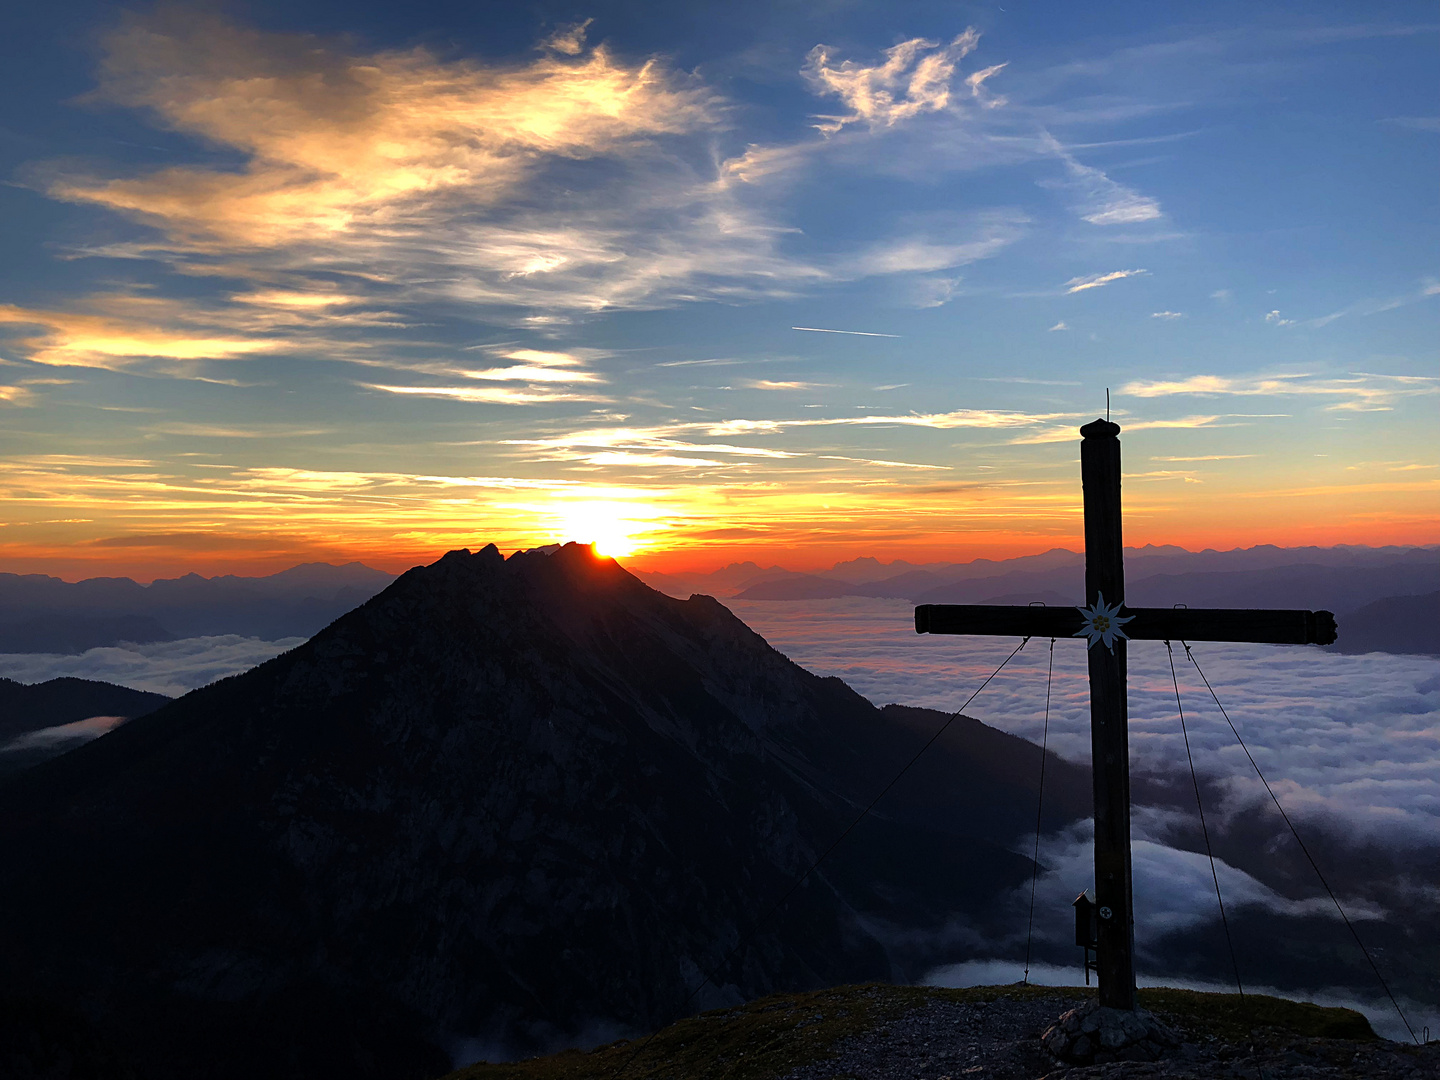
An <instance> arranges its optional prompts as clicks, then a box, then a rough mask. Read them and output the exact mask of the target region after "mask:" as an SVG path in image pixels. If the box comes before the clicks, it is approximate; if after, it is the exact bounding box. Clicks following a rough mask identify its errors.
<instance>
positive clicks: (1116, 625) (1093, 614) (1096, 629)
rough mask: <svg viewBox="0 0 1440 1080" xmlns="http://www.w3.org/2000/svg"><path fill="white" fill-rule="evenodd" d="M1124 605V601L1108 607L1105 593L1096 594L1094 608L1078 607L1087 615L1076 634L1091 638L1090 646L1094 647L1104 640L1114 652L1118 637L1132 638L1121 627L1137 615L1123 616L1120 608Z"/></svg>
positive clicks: (1078, 609) (1127, 639)
mask: <svg viewBox="0 0 1440 1080" xmlns="http://www.w3.org/2000/svg"><path fill="white" fill-rule="evenodd" d="M1123 606H1124V603H1123V602H1122V603H1119V604H1116V605H1115V606H1114V607H1107V606H1106V604H1105V594H1104V593H1098V594H1096V597H1095V606H1094V607H1093V608H1085V607H1077V608H1076V609H1075V610H1076V611H1078V612H1080V614H1081V615H1084V616H1085V625H1084V626H1082V627H1081V628H1080V629H1079V630H1076V631H1075V635H1074V636H1075V637H1083V638H1089V639H1090V646H1089V647H1090V648H1092V649H1093V648H1094V647H1095V643H1096V642H1097V641H1103V642H1104V643H1105V647H1106V648H1107V649H1109V650H1110V651H1111V652H1114V651H1115V639H1116V638H1119V639H1120V640H1121V641H1129V640H1130V639H1129V638H1127V637H1126V636H1125V631H1124V630H1121V629H1120V627H1122V626H1124V625H1125V624H1126V623H1127V622H1129V621H1130V620H1131V619H1133V618H1134V617H1135V616H1134V615H1123V616H1122V615H1121V614H1120V609H1121V608H1122V607H1123Z"/></svg>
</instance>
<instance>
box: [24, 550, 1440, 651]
mask: <svg viewBox="0 0 1440 1080" xmlns="http://www.w3.org/2000/svg"><path fill="white" fill-rule="evenodd" d="M632 573H634V574H635V576H636V577H638V578H640V579H641V580H642V581H644V582H645V583H646V584H648V585H650V586H651V587H652V588H655V589H658V590H659V591H661V592H664V593H667V594H668V595H670V596H675V597H678V598H681V599H683V598H685V597H689V596H691V595H694V594H697V593H699V594H704V595H708V596H715V597H721V598H728V597H733V598H735V599H738V600H812V601H813V600H828V599H834V598H837V597H841V596H870V597H883V598H890V599H903V600H908V601H910V602H912V603H916V604H932V603H941V604H944V603H951V604H969V603H1005V604H1009V603H1032V602H1041V603H1046V604H1051V605H1055V604H1071V603H1077V602H1079V600H1080V599H1081V593H1082V592H1083V582H1084V556H1083V555H1081V554H1077V553H1075V552H1072V551H1067V550H1064V549H1062V548H1056V549H1054V550H1052V551H1048V552H1044V553H1043V554H1040V555H1027V556H1022V557H1020V558H1015V559H1004V560H990V559H976V560H974V561H973V562H968V563H926V564H923V565H917V564H912V563H908V562H905V561H904V560H896V561H894V562H890V563H882V562H880V561H878V560H876V559H873V558H868V557H867V558H859V559H852V560H850V561H848V562H841V563H837V564H835V566H834V567H832V568H831V569H829V570H825V571H819V572H814V573H799V572H796V571H792V570H787V569H785V568H784V567H780V566H770V567H761V566H758V565H757V564H755V563H753V562H746V563H732V564H731V565H729V566H726V567H724V568H722V569H720V570H716V571H714V572H711V573H706V574H699V573H687V574H664V573H657V572H651V571H642V570H634V571H632ZM393 580H394V577H393V575H391V574H387V573H385V572H383V571H380V570H375V569H373V568H371V567H368V566H365V565H363V564H361V563H349V564H346V565H344V566H331V565H329V564H327V563H307V564H304V565H301V566H296V567H292V568H291V569H289V570H285V571H283V572H281V573H278V574H272V575H270V576H268V577H259V578H243V577H234V576H223V577H214V578H204V577H201V576H199V575H198V574H186V575H185V576H184V577H180V578H173V579H162V580H159V581H155V582H153V583H152V584H150V585H140V584H138V583H136V582H134V581H132V580H130V579H129V578H91V579H89V580H86V581H81V582H76V583H73V584H72V583H68V582H65V581H61V580H60V579H59V578H53V577H47V576H44V575H40V574H24V575H21V574H0V653H5V652H12V653H40V652H47V653H80V652H84V651H86V650H88V649H93V648H99V647H104V646H110V645H116V644H119V643H121V642H134V643H139V644H146V643H152V642H163V641H172V640H175V639H176V638H186V637H196V636H201V635H209V634H239V635H242V636H246V637H258V638H263V639H265V640H267V641H274V640H278V639H280V638H286V637H309V636H310V635H312V634H314V633H315V632H316V631H318V630H319V629H321V628H322V627H324V626H326V625H327V624H329V623H330V622H332V621H334V620H335V619H337V618H338V617H339V616H341V615H343V614H344V613H345V612H347V611H349V610H350V609H352V608H354V607H356V606H358V605H359V604H361V603H363V602H364V601H366V600H368V599H369V598H370V597H371V596H374V595H375V594H376V593H377V592H379V591H380V590H381V589H383V588H385V587H386V586H387V585H388V584H389V583H390V582H391V581H393ZM1126 588H1127V599H1128V600H1129V602H1130V603H1132V604H1145V605H1151V606H1166V605H1170V604H1181V603H1183V604H1189V605H1190V606H1192V607H1300V608H1309V609H1321V608H1323V609H1326V610H1329V611H1333V612H1335V613H1336V614H1337V615H1348V614H1349V613H1350V612H1352V611H1355V610H1357V609H1359V608H1361V607H1364V606H1365V605H1366V604H1371V603H1375V602H1377V601H1380V600H1388V599H1390V598H1399V597H1406V596H1416V595H1420V594H1424V593H1429V592H1433V591H1435V590H1437V589H1440V550H1437V549H1436V548H1413V547H1412V548H1405V547H1382V548H1366V547H1345V546H1342V547H1333V548H1316V547H1307V548H1278V547H1270V546H1260V547H1254V548H1243V549H1236V550H1234V551H1208V550H1207V551H1200V552H1190V551H1186V550H1184V549H1183V548H1177V547H1153V546H1147V547H1143V548H1131V549H1129V550H1128V551H1127V552H1126ZM1368 625H1369V624H1367V623H1364V622H1363V621H1362V622H1359V623H1354V624H1351V623H1349V622H1348V621H1347V623H1346V624H1345V626H1343V627H1342V629H1341V633H1342V636H1345V635H1348V636H1345V637H1344V640H1343V641H1342V647H1343V648H1344V649H1345V650H1347V651H1356V652H1366V651H1370V650H1372V649H1385V646H1384V645H1382V644H1377V642H1380V641H1382V640H1385V641H1389V640H1391V638H1390V637H1385V636H1384V635H1382V636H1381V637H1374V636H1373V635H1372V634H1371V633H1370V631H1369V629H1368ZM1391 637H1393V635H1391ZM1385 651H1395V650H1394V649H1385ZM1408 651H1418V652H1424V651H1430V650H1428V649H1421V648H1418V647H1415V646H1414V645H1413V643H1412V644H1410V646H1409V649H1408Z"/></svg>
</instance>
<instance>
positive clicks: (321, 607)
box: [0, 562, 395, 653]
mask: <svg viewBox="0 0 1440 1080" xmlns="http://www.w3.org/2000/svg"><path fill="white" fill-rule="evenodd" d="M394 580H395V577H394V575H393V574H387V573H385V572H384V571H383V570H375V569H373V568H371V567H369V566H365V565H364V564H362V563H358V562H355V563H347V564H345V565H344V566H331V565H330V564H328V563H305V564H303V565H300V566H294V567H291V568H290V569H289V570H283V571H281V572H280V573H278V574H271V575H270V576H268V577H256V578H245V577H235V576H233V575H225V576H222V577H213V578H205V577H201V576H200V575H199V574H186V575H185V576H184V577H179V578H168V579H161V580H158V581H154V582H152V583H151V584H149V585H140V584H138V583H137V582H135V581H132V580H131V579H130V578H90V579H88V580H85V581H79V582H74V583H71V582H66V581H62V580H60V579H59V578H55V577H48V576H46V575H44V574H0V652H59V653H78V652H84V651H85V650H87V649H94V648H100V647H103V646H108V645H115V644H117V643H119V642H122V641H128V642H135V643H138V644H146V643H149V642H155V641H173V640H174V639H176V638H186V637H200V636H203V635H207V634H240V635H242V636H245V637H258V638H264V639H265V640H267V641H276V640H278V639H280V638H286V637H309V636H310V635H312V634H314V633H315V632H316V631H317V630H319V629H321V628H322V627H324V626H326V625H327V624H329V623H331V622H333V621H334V620H335V619H337V618H339V617H340V616H341V615H343V614H345V612H347V611H349V610H351V609H352V608H354V607H357V606H358V605H360V604H362V603H364V602H365V601H366V600H368V599H369V598H370V597H372V596H374V595H375V594H376V593H377V592H379V591H380V590H381V589H383V588H385V586H387V585H388V584H390V582H392V581H394Z"/></svg>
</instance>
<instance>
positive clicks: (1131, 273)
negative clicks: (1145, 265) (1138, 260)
mask: <svg viewBox="0 0 1440 1080" xmlns="http://www.w3.org/2000/svg"><path fill="white" fill-rule="evenodd" d="M1149 272H1150V271H1148V270H1112V271H1110V273H1108V274H1089V275H1086V276H1085V277H1073V278H1071V279H1070V280H1069V281H1067V282H1065V286H1066V288H1065V291H1066V292H1067V293H1077V292H1084V291H1085V290H1086V289H1099V288H1103V287H1104V286H1106V285H1109V284H1110V283H1111V282H1112V281H1124V280H1125V279H1126V278H1130V277H1138V276H1139V275H1141V274H1148V273H1149Z"/></svg>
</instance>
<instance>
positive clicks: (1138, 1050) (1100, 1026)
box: [1040, 1001, 1180, 1065]
mask: <svg viewBox="0 0 1440 1080" xmlns="http://www.w3.org/2000/svg"><path fill="white" fill-rule="evenodd" d="M1040 1041H1041V1043H1042V1044H1043V1045H1044V1047H1045V1049H1046V1050H1048V1051H1049V1052H1050V1053H1051V1054H1052V1055H1053V1056H1054V1057H1055V1058H1057V1059H1058V1060H1060V1061H1062V1062H1065V1063H1066V1064H1070V1065H1092V1064H1103V1063H1105V1062H1110V1061H1158V1060H1159V1059H1160V1058H1161V1057H1164V1056H1165V1055H1166V1054H1168V1053H1171V1052H1173V1051H1174V1050H1176V1049H1178V1048H1179V1046H1180V1038H1179V1036H1178V1035H1176V1034H1175V1033H1174V1032H1173V1031H1171V1030H1170V1029H1169V1028H1168V1027H1166V1026H1165V1025H1164V1024H1162V1023H1161V1022H1160V1021H1159V1020H1157V1019H1155V1017H1154V1016H1152V1015H1151V1014H1150V1013H1148V1012H1146V1011H1145V1010H1144V1009H1136V1010H1135V1011H1134V1012H1130V1011H1128V1010H1125V1009H1108V1008H1106V1007H1104V1006H1103V1005H1100V1004H1099V1003H1098V1002H1094V1001H1091V1002H1088V1003H1086V1004H1084V1005H1081V1006H1080V1007H1079V1008H1076V1009H1071V1010H1070V1011H1069V1012H1067V1013H1064V1014H1063V1015H1062V1016H1061V1017H1060V1019H1059V1020H1057V1021H1056V1022H1055V1024H1054V1026H1052V1027H1051V1028H1049V1029H1048V1030H1047V1031H1046V1032H1045V1034H1044V1035H1042V1036H1041V1037H1040Z"/></svg>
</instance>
